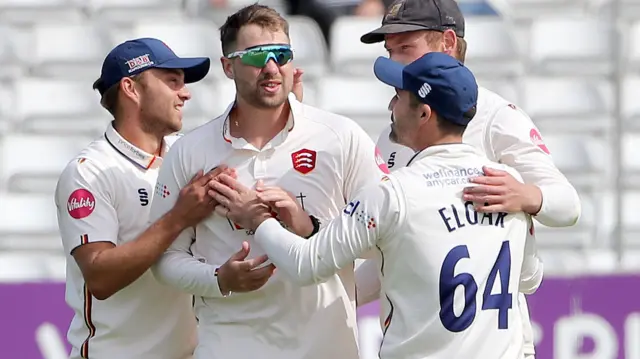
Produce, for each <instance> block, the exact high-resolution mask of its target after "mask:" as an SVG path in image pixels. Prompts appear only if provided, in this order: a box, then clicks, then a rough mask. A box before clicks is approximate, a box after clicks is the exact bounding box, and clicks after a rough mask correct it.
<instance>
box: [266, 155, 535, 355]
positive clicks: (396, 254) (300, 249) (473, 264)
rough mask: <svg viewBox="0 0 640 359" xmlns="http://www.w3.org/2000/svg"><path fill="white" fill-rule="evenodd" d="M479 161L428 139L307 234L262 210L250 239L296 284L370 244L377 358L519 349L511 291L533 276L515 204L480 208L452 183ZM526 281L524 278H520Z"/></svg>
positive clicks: (524, 223) (477, 168)
mask: <svg viewBox="0 0 640 359" xmlns="http://www.w3.org/2000/svg"><path fill="white" fill-rule="evenodd" d="M483 166H491V167H494V168H498V169H501V170H505V171H508V172H509V173H511V174H512V175H513V176H514V177H515V178H517V179H520V176H519V174H518V173H517V172H515V171H514V170H513V169H511V168H508V167H506V166H502V165H499V164H496V163H493V162H491V161H489V160H488V159H486V157H485V156H484V155H483V154H482V153H481V152H479V151H477V150H476V149H475V148H473V147H472V146H470V145H466V144H452V145H440V146H433V147H430V148H428V149H426V150H424V151H422V152H420V153H419V154H417V155H416V157H415V158H414V159H413V160H412V163H411V165H409V167H405V168H403V169H400V170H398V171H396V172H394V173H392V174H390V175H389V176H388V177H386V178H384V179H383V180H382V181H381V182H379V183H375V184H371V185H369V186H367V187H365V188H364V189H363V190H362V192H360V193H359V194H358V195H357V196H355V197H354V198H353V199H352V200H351V202H350V203H349V204H348V205H347V206H346V207H345V208H344V210H343V211H342V214H341V216H339V217H337V218H335V219H334V220H332V221H331V222H329V223H328V224H327V225H326V227H324V228H323V229H322V230H321V231H320V232H319V233H318V234H317V235H315V236H314V237H312V238H310V239H309V240H303V239H302V238H300V237H297V236H296V235H294V234H292V233H290V232H288V231H287V230H285V229H284V228H283V227H282V226H281V225H280V224H279V223H278V222H277V221H275V220H273V219H269V220H267V221H265V222H264V223H263V224H262V225H261V226H260V227H258V229H257V230H256V234H255V238H256V242H257V243H258V244H259V245H260V246H261V247H262V248H264V250H265V251H266V253H267V255H268V256H269V258H271V260H272V261H273V262H274V263H275V264H276V266H277V267H278V268H279V269H280V270H281V271H283V272H284V273H286V274H288V275H289V276H291V277H293V278H294V279H295V280H296V281H297V282H298V284H299V285H309V284H312V283H319V282H322V281H324V280H325V279H326V278H330V277H331V276H332V275H333V273H335V271H337V270H340V268H342V267H343V266H345V265H349V264H350V263H351V262H352V261H353V260H354V259H355V258H358V257H359V256H361V255H362V253H366V252H368V251H370V250H371V249H377V250H378V251H379V252H380V254H381V259H382V261H381V268H380V270H381V273H382V295H381V317H380V319H381V324H382V326H383V333H384V337H383V342H382V346H381V351H380V358H381V359H426V358H438V359H441V358H492V359H501V358H502V359H516V358H521V357H522V356H523V352H522V350H523V346H522V341H523V334H522V323H521V316H520V315H519V309H518V301H517V299H516V298H515V296H516V295H517V293H518V290H519V289H520V286H521V285H522V282H521V279H522V280H523V282H531V283H537V284H539V281H538V280H539V274H540V271H539V268H538V262H537V261H535V260H532V259H533V257H532V256H531V255H530V254H528V253H526V252H527V251H529V250H531V246H528V245H527V243H528V242H529V241H530V240H531V239H532V233H530V232H529V231H528V229H529V223H530V221H531V219H530V216H528V215H526V214H524V213H514V214H507V213H494V214H481V213H477V212H475V210H474V207H473V204H472V203H471V202H464V201H463V200H462V196H461V192H462V189H463V188H464V187H466V186H468V185H469V179H470V178H471V177H475V176H478V175H479V174H481V173H482V167H483ZM526 285H530V284H529V283H527V284H526Z"/></svg>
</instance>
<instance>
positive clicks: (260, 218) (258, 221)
mask: <svg viewBox="0 0 640 359" xmlns="http://www.w3.org/2000/svg"><path fill="white" fill-rule="evenodd" d="M269 218H273V217H271V215H270V214H269V215H263V216H258V217H256V218H254V219H253V221H252V223H251V229H253V231H254V232H255V231H256V229H258V227H260V225H261V224H262V222H264V221H266V220H267V219H269Z"/></svg>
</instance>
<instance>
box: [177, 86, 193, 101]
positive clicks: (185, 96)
mask: <svg viewBox="0 0 640 359" xmlns="http://www.w3.org/2000/svg"><path fill="white" fill-rule="evenodd" d="M178 96H179V97H180V99H182V100H183V101H187V100H190V99H191V92H190V91H189V89H188V88H187V86H184V87H183V88H182V89H180V91H178Z"/></svg>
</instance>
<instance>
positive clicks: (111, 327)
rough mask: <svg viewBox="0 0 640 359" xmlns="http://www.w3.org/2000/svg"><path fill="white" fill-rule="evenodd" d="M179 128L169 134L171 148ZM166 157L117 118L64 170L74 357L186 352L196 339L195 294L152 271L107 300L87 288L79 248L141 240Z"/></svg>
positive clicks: (172, 356) (153, 357) (176, 356)
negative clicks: (142, 145) (124, 133)
mask: <svg viewBox="0 0 640 359" xmlns="http://www.w3.org/2000/svg"><path fill="white" fill-rule="evenodd" d="M175 139H176V136H171V137H167V138H165V142H164V145H163V152H166V151H167V150H168V149H169V147H170V146H171V144H172V143H173V142H174V141H175ZM161 164H162V158H161V157H158V156H154V155H151V154H149V153H146V152H144V151H142V150H141V149H139V148H137V147H135V146H134V145H132V144H131V143H129V142H128V141H127V140H125V139H124V138H122V137H121V136H120V135H119V134H118V132H116V130H115V129H114V128H113V127H112V125H109V127H108V128H107V130H106V132H105V135H104V136H103V137H102V138H100V139H97V140H95V141H94V142H92V143H91V144H89V145H88V146H87V147H86V148H85V149H84V150H83V151H82V152H80V154H78V156H77V157H76V158H74V159H73V160H72V161H71V162H69V164H68V165H67V167H66V168H65V169H64V171H63V172H62V174H61V176H60V179H59V181H58V185H57V188H56V192H55V202H56V206H57V208H58V224H59V228H60V234H61V236H62V243H63V246H64V250H65V252H66V255H67V287H66V300H67V304H68V305H69V306H70V307H71V308H72V309H73V311H74V313H75V314H74V317H73V320H72V322H71V325H70V327H69V332H68V340H69V343H70V344H71V346H72V352H71V358H72V359H78V358H90V359H103V358H104V359H114V358H118V359H184V358H190V357H191V354H192V353H193V350H194V348H195V344H196V341H197V337H196V321H195V317H194V314H193V309H192V302H191V301H192V300H191V297H190V296H189V295H187V294H185V293H181V292H179V291H177V290H175V289H173V288H170V287H168V286H165V285H162V284H160V283H159V282H158V281H157V280H156V279H155V278H154V277H153V274H152V273H151V271H150V270H149V271H147V272H145V273H144V274H143V275H142V276H141V277H140V278H138V279H137V280H136V281H135V282H133V283H131V284H130V285H128V286H127V287H126V288H124V289H122V290H120V291H119V292H117V293H115V294H114V295H113V296H111V297H110V298H108V299H106V300H96V299H95V298H94V297H93V296H92V295H91V293H90V292H89V291H88V290H87V287H86V285H85V281H84V279H83V276H82V272H81V271H80V268H79V267H78V265H77V263H76V261H75V260H74V258H73V256H72V255H71V253H72V252H73V250H74V249H75V248H77V247H78V246H80V245H83V244H87V243H93V242H101V241H105V242H112V243H113V244H115V245H116V246H118V245H122V244H124V243H126V242H129V241H131V240H134V239H135V238H136V237H137V236H138V235H140V234H141V233H142V232H143V231H144V230H145V229H146V228H147V226H148V218H149V211H150V208H151V201H152V199H153V197H154V195H155V196H163V195H168V194H169V192H168V191H166V190H164V189H162V188H156V179H157V176H158V172H159V167H160V165H161Z"/></svg>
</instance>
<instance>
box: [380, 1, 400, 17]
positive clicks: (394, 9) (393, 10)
mask: <svg viewBox="0 0 640 359" xmlns="http://www.w3.org/2000/svg"><path fill="white" fill-rule="evenodd" d="M402 5H404V0H399V1H396V2H395V3H393V4H392V5H391V6H389V10H388V11H387V14H386V15H385V16H384V19H385V20H386V19H388V18H390V17H396V16H398V12H400V8H401V7H402Z"/></svg>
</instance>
